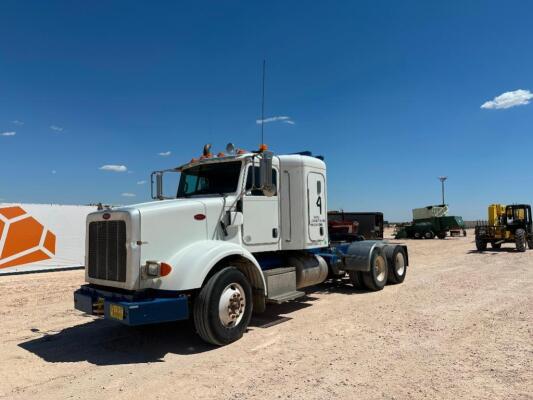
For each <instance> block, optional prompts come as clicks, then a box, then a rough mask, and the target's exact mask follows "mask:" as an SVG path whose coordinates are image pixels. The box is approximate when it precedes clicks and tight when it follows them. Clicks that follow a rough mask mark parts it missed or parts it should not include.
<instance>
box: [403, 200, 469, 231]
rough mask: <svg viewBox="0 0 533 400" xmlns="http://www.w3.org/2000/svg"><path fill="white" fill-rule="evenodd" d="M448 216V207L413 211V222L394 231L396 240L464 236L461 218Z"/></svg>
mask: <svg viewBox="0 0 533 400" xmlns="http://www.w3.org/2000/svg"><path fill="white" fill-rule="evenodd" d="M447 214H448V206H446V205H436V206H427V207H422V208H415V209H413V222H411V223H410V224H407V225H404V226H400V227H399V228H398V229H397V231H396V234H395V236H396V239H404V238H412V239H423V238H425V239H433V238H434V237H435V236H436V237H438V238H439V239H444V238H445V237H446V235H447V234H448V232H449V233H450V236H459V235H461V234H462V235H463V236H466V230H465V224H464V221H463V218H462V217H459V216H452V215H447Z"/></svg>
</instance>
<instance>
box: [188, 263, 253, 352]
mask: <svg viewBox="0 0 533 400" xmlns="http://www.w3.org/2000/svg"><path fill="white" fill-rule="evenodd" d="M252 307H253V306H252V286H251V285H250V282H249V281H248V279H247V278H246V276H244V274H243V273H242V272H241V271H239V270H238V269H237V268H235V267H226V268H224V269H222V270H220V271H218V272H217V273H216V274H214V275H213V276H212V277H211V278H210V279H209V280H208V281H207V283H206V284H205V285H204V287H203V288H202V289H201V290H200V293H199V294H198V296H197V297H196V299H195V301H194V309H193V317H194V326H195V328H196V332H197V333H198V335H199V336H200V337H201V338H202V339H203V340H204V341H206V342H208V343H211V344H214V345H217V346H223V345H226V344H229V343H232V342H234V341H236V340H238V339H240V338H241V337H242V335H243V333H244V332H245V331H246V328H247V327H248V324H249V322H250V318H251V316H252Z"/></svg>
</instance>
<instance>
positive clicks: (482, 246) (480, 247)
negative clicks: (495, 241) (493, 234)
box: [476, 238, 487, 251]
mask: <svg viewBox="0 0 533 400" xmlns="http://www.w3.org/2000/svg"><path fill="white" fill-rule="evenodd" d="M476 249H477V251H485V250H487V242H485V241H484V240H483V239H481V238H476Z"/></svg>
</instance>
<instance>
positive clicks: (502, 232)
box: [475, 204, 533, 251]
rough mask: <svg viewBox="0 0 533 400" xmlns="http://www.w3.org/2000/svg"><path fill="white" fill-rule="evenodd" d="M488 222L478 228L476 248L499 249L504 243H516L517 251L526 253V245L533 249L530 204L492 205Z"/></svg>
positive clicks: (532, 225) (481, 249) (482, 249)
mask: <svg viewBox="0 0 533 400" xmlns="http://www.w3.org/2000/svg"><path fill="white" fill-rule="evenodd" d="M488 211H489V215H488V221H486V222H483V223H479V224H478V225H477V226H476V229H475V232H476V248H477V249H478V251H484V250H486V249H487V243H490V245H491V247H492V248H493V249H499V248H500V247H501V245H502V243H515V245H516V250H518V251H526V245H527V246H528V247H529V248H530V249H533V224H532V222H531V221H532V219H531V206H530V205H529V204H513V205H508V206H505V205H503V204H491V205H490V206H489V210H488Z"/></svg>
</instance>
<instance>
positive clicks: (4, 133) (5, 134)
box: [0, 131, 17, 136]
mask: <svg viewBox="0 0 533 400" xmlns="http://www.w3.org/2000/svg"><path fill="white" fill-rule="evenodd" d="M16 134H17V132H13V131H11V132H2V133H0V136H15V135H16Z"/></svg>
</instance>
